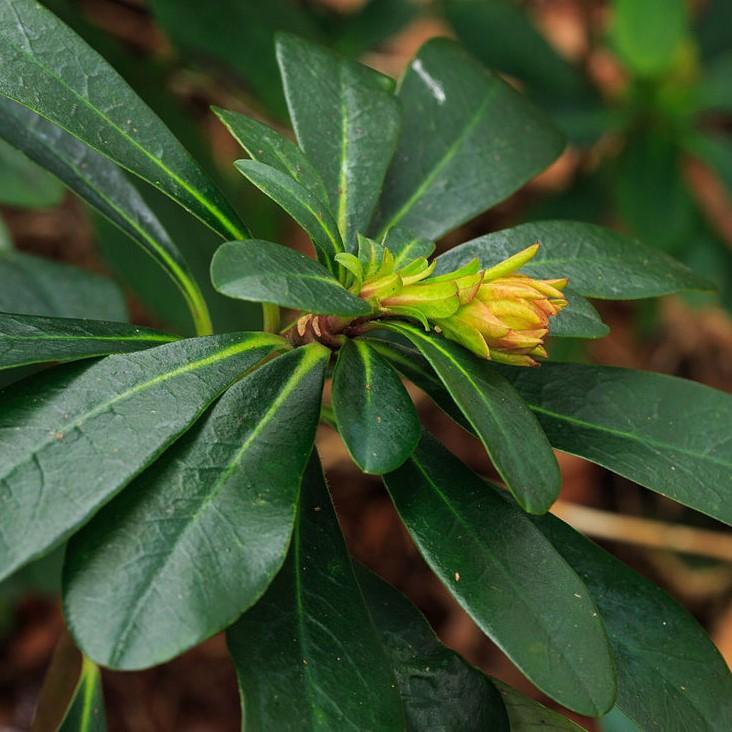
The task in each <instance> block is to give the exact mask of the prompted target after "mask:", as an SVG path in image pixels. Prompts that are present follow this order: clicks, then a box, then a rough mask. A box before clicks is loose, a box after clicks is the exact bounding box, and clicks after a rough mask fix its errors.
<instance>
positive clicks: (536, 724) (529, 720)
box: [493, 679, 585, 732]
mask: <svg viewBox="0 0 732 732" xmlns="http://www.w3.org/2000/svg"><path fill="white" fill-rule="evenodd" d="M493 683H494V684H495V685H496V688H497V689H498V691H500V692H501V696H502V697H503V703H504V704H505V705H506V711H507V712H508V719H509V721H510V723H511V730H512V732H531V731H532V730H535V729H538V730H541V732H585V729H584V727H580V726H579V725H578V724H575V723H574V722H573V721H572V720H571V719H567V718H566V717H563V716H562V715H561V714H558V713H557V712H555V711H553V710H552V709H547V708H546V707H545V706H544V705H543V704H539V702H537V701H535V700H534V699H530V698H529V697H528V696H524V695H523V694H520V693H519V692H518V691H516V689H512V688H511V687H510V686H509V685H508V684H504V683H503V682H502V681H499V680H498V679H494V680H493Z"/></svg>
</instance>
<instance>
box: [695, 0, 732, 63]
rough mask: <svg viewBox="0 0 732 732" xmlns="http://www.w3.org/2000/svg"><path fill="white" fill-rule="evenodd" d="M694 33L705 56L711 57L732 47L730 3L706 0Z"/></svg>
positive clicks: (727, 0)
mask: <svg viewBox="0 0 732 732" xmlns="http://www.w3.org/2000/svg"><path fill="white" fill-rule="evenodd" d="M695 35H696V37H697V38H698V40H699V45H700V46H701V51H702V53H703V55H704V57H705V58H708V59H713V58H715V57H717V56H718V55H719V54H722V53H724V52H726V51H729V50H730V48H732V5H730V3H729V0H708V1H707V2H706V3H705V4H704V7H703V9H702V12H701V13H699V16H698V22H697V27H696V33H695Z"/></svg>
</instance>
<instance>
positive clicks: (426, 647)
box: [355, 565, 509, 732]
mask: <svg viewBox="0 0 732 732" xmlns="http://www.w3.org/2000/svg"><path fill="white" fill-rule="evenodd" d="M355 569H356V578H357V579H358V583H359V585H360V586H361V590H362V591H363V593H364V596H365V598H366V604H367V605H368V607H369V611H370V613H371V617H372V618H373V620H374V625H376V629H377V630H378V631H379V634H380V635H381V641H382V645H383V646H384V650H385V651H386V653H387V655H388V656H389V658H390V659H391V662H392V666H393V667H394V673H395V674H396V677H397V683H398V684H399V693H400V695H401V697H402V701H403V703H404V711H405V712H406V716H407V729H409V730H443V731H444V732H463V731H464V730H468V729H480V730H491V732H509V725H508V716H507V714H506V709H505V707H504V705H503V701H502V699H501V695H500V694H499V693H498V691H497V690H496V688H495V686H493V684H492V683H491V682H490V681H489V680H488V679H487V678H486V677H485V676H484V675H483V674H482V673H480V671H478V670H477V669H475V668H473V667H472V666H471V665H470V664H468V663H467V662H466V661H464V660H463V659H462V657H461V656H459V655H458V654H457V653H455V652H454V651H451V650H449V649H448V648H445V646H443V645H442V643H440V641H439V640H437V637H436V636H435V634H434V631H433V630H432V628H430V626H429V623H428V622H427V620H426V619H425V618H424V617H423V616H422V614H421V613H420V612H419V610H417V608H416V607H414V605H412V604H411V603H410V602H409V600H407V598H406V597H404V595H402V594H401V593H400V592H398V591H397V590H396V589H394V588H393V587H392V586H391V585H389V584H388V583H386V582H384V580H382V579H381V578H380V577H377V576H376V575H375V574H373V573H372V572H369V571H368V570H367V569H365V568H364V567H361V566H359V565H357V566H356V567H355Z"/></svg>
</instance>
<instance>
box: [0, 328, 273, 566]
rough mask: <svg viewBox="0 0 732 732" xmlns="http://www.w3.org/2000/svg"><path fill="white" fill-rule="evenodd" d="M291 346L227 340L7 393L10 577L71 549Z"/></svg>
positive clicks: (63, 371)
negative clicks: (52, 552) (265, 363)
mask: <svg viewBox="0 0 732 732" xmlns="http://www.w3.org/2000/svg"><path fill="white" fill-rule="evenodd" d="M285 347H286V346H285V343H284V341H283V340H282V339H281V338H279V337H277V336H274V335H269V334H262V333H257V334H250V333H244V334H242V333H239V334H227V335H222V336H212V337H210V338H195V339H190V340H183V341H179V342H177V343H169V344H167V345H164V346H158V347H157V348H151V349H148V350H146V351H140V352H138V353H133V354H126V355H117V356H108V357H107V358H105V359H103V360H102V361H99V362H97V363H93V364H91V365H89V364H74V365H71V366H65V367H59V368H57V369H52V370H51V371H47V372H45V373H43V374H41V375H39V376H38V377H36V378H34V379H31V380H26V381H24V382H23V383H22V384H21V385H20V386H16V387H14V388H13V389H9V390H6V391H4V392H2V394H1V395H0V398H1V400H2V409H0V443H1V445H2V449H1V450H0V485H2V486H3V491H4V493H5V496H6V500H7V509H6V511H5V520H4V521H3V522H2V524H0V577H5V576H7V575H8V574H10V572H12V571H13V570H14V569H16V568H17V567H20V566H21V565H23V564H25V563H26V562H28V561H29V560H31V559H33V558H35V557H37V556H40V555H41V554H43V553H44V552H46V551H48V550H49V549H51V548H52V547H53V546H55V545H56V544H58V543H59V542H60V541H62V540H63V539H64V538H65V537H66V536H68V535H69V534H70V533H72V532H73V530H74V529H75V528H77V527H78V526H80V525H81V524H83V523H84V522H85V521H86V520H88V518H89V517H90V516H91V515H92V514H94V513H95V512H96V511H97V510H98V509H99V508H101V507H102V505H104V504H105V503H106V502H107V501H109V500H110V499H111V498H112V496H114V495H115V493H117V492H118V491H119V490H121V489H122V488H123V487H124V486H125V485H126V484H127V483H129V482H130V481H131V480H132V479H133V478H134V477H135V476H136V475H137V474H138V473H139V472H140V471H141V470H142V469H143V468H145V467H146V466H147V465H149V464H150V463H151V462H153V461H154V460H155V459H156V458H157V457H158V456H159V455H160V454H161V453H162V452H163V451H164V450H165V448H166V447H168V446H169V445H170V444H171V443H172V442H173V441H174V440H175V439H176V438H177V437H178V436H179V435H180V434H181V433H182V432H184V431H185V430H186V429H188V427H189V426H190V425H191V424H192V423H193V422H195V421H196V420H197V419H198V417H199V416H200V415H201V413H202V412H203V411H204V410H205V409H206V407H207V406H208V405H209V404H210V403H211V402H212V401H213V400H214V399H215V398H216V397H217V396H218V395H219V394H220V393H221V392H222V391H223V390H224V389H225V388H226V387H227V386H228V385H229V384H231V382H232V381H234V380H235V379H236V378H237V377H238V376H240V375H241V374H242V373H244V372H245V371H247V370H248V369H249V368H251V367H253V366H254V365H255V364H257V363H258V362H259V361H261V360H262V359H263V358H265V357H266V356H267V355H269V354H270V353H272V352H273V351H274V350H275V349H282V348H285Z"/></svg>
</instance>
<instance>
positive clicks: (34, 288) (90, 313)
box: [0, 251, 127, 321]
mask: <svg viewBox="0 0 732 732" xmlns="http://www.w3.org/2000/svg"><path fill="white" fill-rule="evenodd" d="M0 282H2V283H3V286H2V287H0V311H3V312H10V313H23V314H26V315H55V316H58V317H61V318H89V317H93V318H98V319H99V320H113V321H123V320H127V306H126V305H125V300H124V297H123V296H122V292H121V291H120V289H119V287H117V286H116V285H115V284H114V282H112V281H111V280H109V279H107V278H106V277H100V276H99V275H97V274H92V273H91V272H85V271H84V270H82V269H78V268H77V267H72V266H71V265H68V264H60V263H58V262H51V261H49V260H47V259H41V258H40V257H34V256H32V255H30V254H21V253H20V252H14V251H2V252H0Z"/></svg>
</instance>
